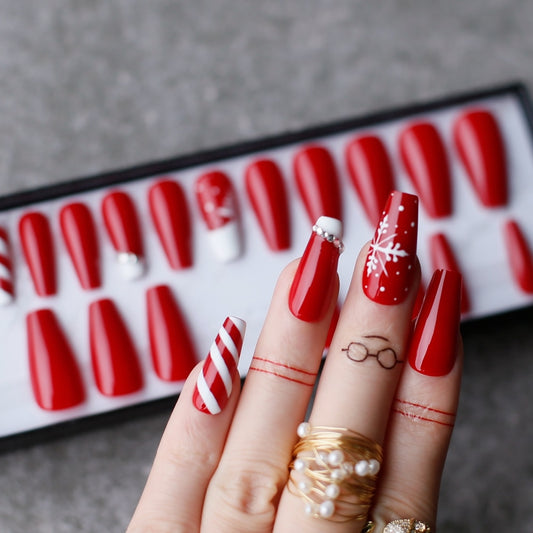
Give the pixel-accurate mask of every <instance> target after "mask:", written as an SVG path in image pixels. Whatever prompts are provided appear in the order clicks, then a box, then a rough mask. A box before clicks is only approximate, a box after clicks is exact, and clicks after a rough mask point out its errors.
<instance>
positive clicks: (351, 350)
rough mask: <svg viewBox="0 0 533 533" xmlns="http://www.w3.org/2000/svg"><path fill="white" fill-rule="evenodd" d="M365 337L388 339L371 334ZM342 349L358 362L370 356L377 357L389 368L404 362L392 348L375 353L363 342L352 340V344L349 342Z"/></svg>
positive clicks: (378, 360)
mask: <svg viewBox="0 0 533 533" xmlns="http://www.w3.org/2000/svg"><path fill="white" fill-rule="evenodd" d="M365 338H377V339H383V340H387V339H384V338H383V337H378V336H377V335H369V336H368V337H365ZM342 351H343V352H346V357H348V359H350V360H351V361H354V362H356V363H362V362H363V361H366V359H368V358H369V357H375V358H376V360H377V362H378V363H379V365H380V366H381V367H382V368H385V369H387V370H390V369H392V368H394V367H395V366H396V365H397V364H398V363H403V361H400V360H399V359H398V356H397V355H396V352H395V351H394V350H393V349H392V348H383V349H381V350H378V351H377V352H375V353H372V352H370V351H369V349H368V347H367V346H366V345H365V344H363V343H362V342H350V344H348V346H347V347H346V348H343V349H342Z"/></svg>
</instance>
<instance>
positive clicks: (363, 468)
mask: <svg viewBox="0 0 533 533" xmlns="http://www.w3.org/2000/svg"><path fill="white" fill-rule="evenodd" d="M369 469H370V465H369V464H368V461H364V460H363V461H357V463H355V468H354V470H355V473H356V474H357V475H358V476H366V475H367V474H368V471H369Z"/></svg>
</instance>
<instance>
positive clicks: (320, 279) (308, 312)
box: [289, 217, 343, 322]
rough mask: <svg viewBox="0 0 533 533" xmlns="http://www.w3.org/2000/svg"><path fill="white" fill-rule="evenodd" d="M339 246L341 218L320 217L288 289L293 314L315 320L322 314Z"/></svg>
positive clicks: (333, 285) (337, 257)
mask: <svg viewBox="0 0 533 533" xmlns="http://www.w3.org/2000/svg"><path fill="white" fill-rule="evenodd" d="M342 250H343V244H342V222H341V221H340V220H338V219H336V218H331V217H319V219H318V220H317V221H316V224H315V225H314V226H313V232H312V234H311V238H310V239H309V242H308V243H307V247H306V248H305V251H304V254H303V256H302V258H301V259H300V263H299V265H298V268H297V270H296V273H295V275H294V279H293V282H292V285H291V288H290V291H289V309H290V311H291V313H292V314H293V315H294V316H295V317H296V318H299V319H300V320H304V321H306V322H317V321H319V320H320V319H322V318H323V317H324V315H325V313H326V311H327V309H328V307H329V305H330V303H331V298H332V294H333V290H334V288H335V279H336V276H337V264H338V262H339V255H340V254H341V252H342Z"/></svg>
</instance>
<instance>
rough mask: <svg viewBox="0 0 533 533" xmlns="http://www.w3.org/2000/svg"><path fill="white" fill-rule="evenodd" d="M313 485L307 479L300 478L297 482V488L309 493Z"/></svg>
mask: <svg viewBox="0 0 533 533" xmlns="http://www.w3.org/2000/svg"><path fill="white" fill-rule="evenodd" d="M312 487H313V485H312V483H311V481H310V480H309V479H302V480H301V481H300V482H299V483H298V488H299V489H300V490H301V491H302V492H303V493H304V494H309V493H310V492H311V489H312Z"/></svg>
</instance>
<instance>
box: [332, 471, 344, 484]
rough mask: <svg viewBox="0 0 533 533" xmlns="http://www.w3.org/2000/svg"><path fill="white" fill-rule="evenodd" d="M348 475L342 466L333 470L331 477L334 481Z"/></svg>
mask: <svg viewBox="0 0 533 533" xmlns="http://www.w3.org/2000/svg"><path fill="white" fill-rule="evenodd" d="M345 477H346V472H345V471H344V470H342V468H336V469H335V470H333V471H332V472H331V479H332V480H333V481H342V480H343V479H344V478H345Z"/></svg>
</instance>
